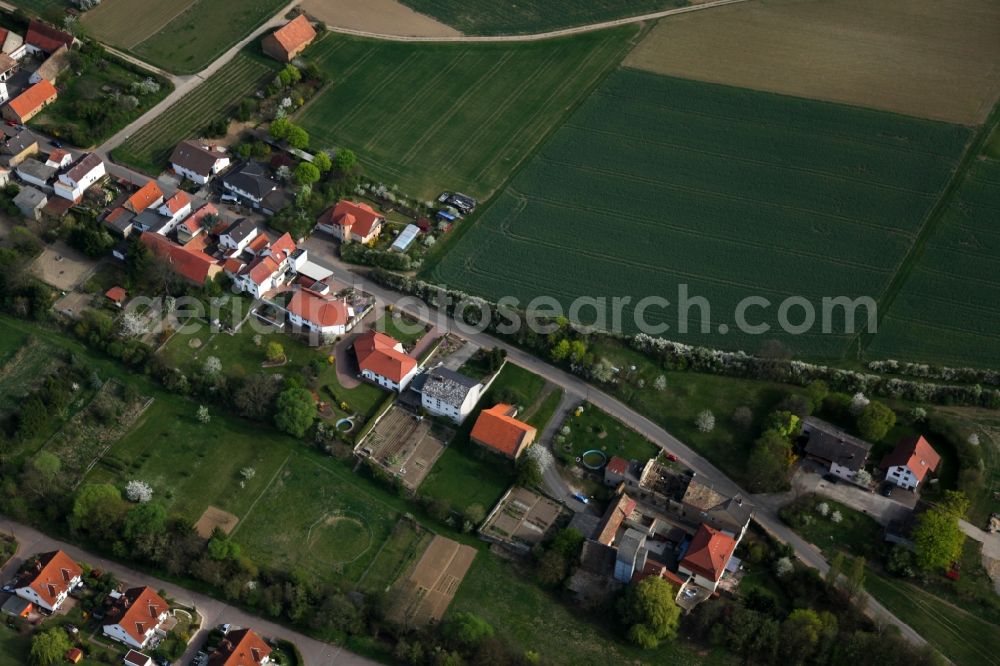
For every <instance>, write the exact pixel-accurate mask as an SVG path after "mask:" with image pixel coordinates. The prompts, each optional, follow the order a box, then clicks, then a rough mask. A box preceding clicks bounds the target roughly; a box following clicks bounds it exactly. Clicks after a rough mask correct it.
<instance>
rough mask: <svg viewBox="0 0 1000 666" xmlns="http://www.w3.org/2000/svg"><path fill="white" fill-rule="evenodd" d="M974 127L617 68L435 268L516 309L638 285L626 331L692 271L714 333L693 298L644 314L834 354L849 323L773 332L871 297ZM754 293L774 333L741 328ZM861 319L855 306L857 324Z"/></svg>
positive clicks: (443, 277)
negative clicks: (781, 310) (741, 309)
mask: <svg viewBox="0 0 1000 666" xmlns="http://www.w3.org/2000/svg"><path fill="white" fill-rule="evenodd" d="M969 137H970V131H969V130H968V129H967V128H964V127H961V126H957V125H949V124H945V123H939V122H934V121H929V120H921V119H917V118H909V117H904V116H898V115H893V114H887V113H883V112H878V111H870V110H865V109H860V108H856V107H848V106H842V105H837V104H831V103H826V102H817V101H810V100H805V99H798V98H792V97H785V96H781V95H775V94H771V93H763V92H756V91H752V90H746V89H739V88H732V87H727V86H720V85H715V84H710V83H699V82H694V81H688V80H683V79H676V78H668V77H661V76H656V75H653V74H649V73H646V72H640V71H636V70H627V69H623V70H619V71H617V72H616V73H614V74H613V75H612V76H611V77H609V78H608V79H607V80H606V81H605V83H604V84H603V85H602V86H601V87H600V88H599V89H598V91H597V92H595V93H594V94H593V95H592V96H591V97H590V98H589V99H588V100H587V101H586V102H585V103H584V104H583V105H582V106H581V107H580V108H579V109H578V110H577V111H576V113H575V114H574V115H573V116H572V117H571V118H570V119H569V120H568V122H567V123H566V124H565V125H564V126H563V127H561V128H560V129H559V131H558V132H557V133H556V134H555V135H554V136H553V137H552V139H550V140H549V141H548V142H547V143H546V144H545V146H543V148H542V149H541V151H540V152H539V153H538V155H537V156H536V157H535V158H534V159H533V160H532V161H531V162H530V163H529V164H528V165H527V166H526V167H525V168H524V169H523V170H522V171H521V172H519V173H518V174H517V176H516V177H515V178H514V179H513V181H512V182H511V184H510V186H509V187H508V188H507V189H506V190H505V191H504V192H503V193H502V194H500V195H499V196H498V197H497V198H496V200H495V201H494V202H493V203H492V204H491V205H490V207H489V208H488V209H487V210H486V211H485V212H484V213H483V214H482V216H481V217H479V218H478V219H477V220H476V221H475V223H474V226H472V227H471V228H467V230H466V233H465V234H464V235H463V236H461V237H460V239H458V240H457V242H455V243H454V244H452V246H451V247H450V248H449V251H448V252H447V254H444V253H443V252H441V251H440V248H437V249H438V252H437V253H436V256H435V258H437V259H439V261H438V262H437V263H436V264H434V263H433V262H428V264H427V265H426V267H425V271H424V275H425V277H427V278H428V279H430V280H431V281H434V282H443V283H446V284H448V285H450V286H452V287H454V288H457V289H461V290H464V291H469V292H473V293H478V294H481V295H484V296H486V297H489V298H494V299H495V298H499V297H501V296H507V295H511V296H515V297H517V298H518V299H520V301H521V303H522V305H523V304H526V303H527V302H528V301H530V300H531V299H532V298H534V297H536V296H538V295H543V294H544V295H551V296H554V297H556V298H557V299H559V300H560V301H561V302H562V303H563V305H564V306H567V305H568V304H569V302H570V301H572V300H573V299H574V298H576V297H578V296H588V297H595V298H600V297H608V298H610V297H615V296H630V297H632V298H633V301H632V304H630V305H628V306H626V308H625V311H624V317H623V325H624V327H625V329H626V330H625V332H626V333H634V332H636V329H637V326H636V325H635V321H634V318H633V317H632V316H631V315H632V314H633V312H634V311H633V310H632V309H631V308H633V307H634V304H635V302H636V301H637V300H638V299H640V298H642V297H644V296H651V295H656V296H661V297H665V298H667V299H668V300H670V301H671V303H674V304H676V302H677V300H678V294H679V289H680V287H681V285H689V286H688V289H689V294H690V295H691V296H703V297H705V298H706V299H707V300H708V301H709V303H710V305H711V308H710V311H709V313H708V314H707V315H706V316H705V319H706V320H708V322H709V324H710V325H709V327H708V330H702V328H701V324H702V321H701V320H700V319H695V317H701V316H702V309H701V308H699V307H698V306H694V307H691V308H690V309H689V311H688V315H689V316H692V321H691V322H686V320H683V318H682V317H681V316H680V313H679V310H678V309H676V308H675V307H672V308H670V309H663V308H660V307H655V308H649V309H647V310H646V312H645V320H646V322H647V323H648V324H650V325H657V324H666V325H668V326H669V327H670V328H669V329H661V330H663V331H664V332H663V334H664V335H667V336H670V337H674V338H677V339H681V340H683V341H685V342H688V343H692V344H707V345H709V346H713V347H720V348H729V349H732V348H740V349H745V350H747V351H751V352H752V351H756V350H757V349H758V348H759V346H760V345H761V343H762V342H763V341H764V340H766V339H767V338H777V339H779V340H781V341H782V342H784V343H785V344H786V345H787V346H788V347H789V348H791V349H792V350H793V351H794V352H796V353H798V354H799V355H801V356H806V357H810V358H838V357H840V356H842V355H843V354H844V352H845V350H846V349H847V347H848V345H849V344H850V343H851V341H852V339H853V337H854V336H853V335H849V334H840V335H836V334H823V333H821V332H820V330H819V328H820V327H818V326H817V327H814V328H813V329H812V330H811V331H809V332H807V333H805V334H801V335H788V334H784V333H781V334H779V333H777V331H778V330H779V329H778V327H777V319H776V317H775V315H776V311H777V303H780V302H781V301H782V300H784V299H785V298H788V297H790V296H802V297H805V298H807V299H809V301H810V302H811V303H814V304H815V306H816V309H817V311H819V309H820V307H819V306H820V302H821V299H822V298H823V297H827V296H849V297H851V298H856V297H859V296H871V297H873V298H876V299H877V298H878V297H879V295H880V294H881V293H882V292H883V290H884V289H885V288H886V287H887V285H888V284H889V283H890V281H891V279H892V277H893V274H894V272H895V270H896V267H897V265H898V264H899V263H900V262H901V261H902V259H903V257H905V256H906V253H907V252H908V250H909V249H910V247H911V246H912V244H913V242H914V240H915V238H916V237H917V234H918V232H919V230H920V227H921V224H922V222H923V221H924V219H925V217H926V216H927V214H928V212H929V211H930V210H931V209H932V208H933V206H934V204H935V202H936V201H937V199H938V197H939V196H940V194H941V192H942V190H943V189H944V187H945V185H946V184H947V182H948V179H949V177H950V176H951V174H952V173H953V171H954V169H955V168H956V167H957V165H958V163H959V161H960V158H961V155H962V151H963V149H964V147H965V145H966V143H967V142H968V140H969ZM609 220H614V221H615V228H614V229H613V231H612V230H609V228H608V221H609ZM442 255H443V256H442ZM748 296H763V297H766V298H767V299H769V301H770V302H771V303H772V304H774V305H772V307H771V308H769V309H754V310H753V312H752V314H753V317H751V318H750V321H751V322H752V323H766V324H769V325H770V326H771V329H770V332H769V333H768V334H767V336H763V335H750V334H744V333H740V332H737V331H736V326H735V319H734V312H735V309H736V305H737V303H739V302H740V301H741V300H742V299H743V298H745V297H748ZM834 314H835V315H836V314H837V313H834ZM839 314H840V317H839V319H840V321H838V317H836V316H834V317H833V319H832V321H831V323H832V329H833V330H834V331H836V330H838V329H839V330H840V331H843V330H844V326H843V321H842V320H843V318H844V315H843V312H842V311H841V312H840V313H839ZM865 315H866V313H865V310H864V308H860V309H859V310H858V311H857V312H856V313H855V316H856V319H857V321H856V323H857V324H858V328H859V329H860V327H861V325H863V324H864V323H865V321H864V316H865ZM792 321H794V322H796V323H798V322H799V321H800V320H799V319H798V318H792ZM684 323H689V330H688V332H687V333H686V334H685V333H683V332H682V331H679V328H680V326H681V325H682V324H684ZM720 326H722V327H728V328H723V329H721V330H720ZM723 331H725V332H723Z"/></svg>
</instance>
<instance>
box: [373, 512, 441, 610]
mask: <svg viewBox="0 0 1000 666" xmlns="http://www.w3.org/2000/svg"><path fill="white" fill-rule="evenodd" d="M432 538H433V535H432V534H431V533H430V532H428V531H427V530H425V529H423V528H420V526H419V525H417V524H416V523H414V522H412V521H411V520H409V519H406V518H402V519H400V520H399V521H398V522H397V523H396V524H395V525H394V526H393V528H392V532H391V533H390V534H389V538H388V539H386V540H385V541H384V542H383V543H382V544H381V545H380V546H379V551H378V554H377V555H376V556H375V559H373V560H372V561H371V564H370V565H369V567H368V570H367V571H366V572H365V573H364V575H363V576H362V577H361V580H359V581H358V586H359V587H360V588H361V589H363V590H366V591H369V592H374V593H379V592H387V591H388V590H389V587H390V586H391V585H392V583H393V582H395V580H396V579H397V578H398V577H399V575H400V574H401V573H403V572H404V571H405V570H406V568H407V566H409V564H410V563H411V562H413V561H414V559H416V558H417V557H419V556H420V555H421V554H422V553H423V552H424V549H425V548H426V547H427V544H429V543H430V542H431V539H432Z"/></svg>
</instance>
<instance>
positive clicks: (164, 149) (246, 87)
mask: <svg viewBox="0 0 1000 666" xmlns="http://www.w3.org/2000/svg"><path fill="white" fill-rule="evenodd" d="M276 67H277V63H273V65H272V64H269V63H268V62H267V61H265V60H263V58H258V57H255V56H251V55H248V54H247V53H245V52H244V53H240V54H238V55H237V56H236V57H235V58H233V59H232V60H231V61H229V62H228V63H226V65H225V66H224V67H222V68H221V69H219V71H217V72H216V73H215V74H213V75H212V76H210V77H209V78H208V79H206V80H205V82H204V83H202V84H201V85H200V86H198V87H197V88H195V89H194V90H192V91H191V92H189V93H188V94H187V95H184V97H182V98H181V99H180V100H179V101H178V102H177V103H176V104H174V105H173V106H172V107H170V108H169V109H167V110H166V111H164V112H163V113H161V114H160V115H159V116H157V117H156V118H155V119H153V121H152V122H150V123H148V124H147V125H144V126H143V127H142V128H140V129H139V130H138V131H137V132H136V133H135V134H133V135H132V136H130V137H129V138H128V140H127V141H125V143H123V144H122V145H121V146H119V147H118V148H115V149H114V151H112V156H113V157H114V159H115V161H116V162H121V163H123V164H127V165H129V166H132V167H135V168H136V169H139V170H140V171H145V172H146V173H149V174H151V175H155V174H157V173H159V172H160V171H162V170H163V168H164V167H165V166H166V160H167V158H168V157H169V156H170V152H171V151H172V150H173V149H174V146H175V145H176V144H177V142H178V141H181V140H183V139H187V138H192V137H195V136H197V135H198V133H199V132H200V131H201V130H202V129H203V128H204V127H206V126H207V125H209V124H210V123H211V122H212V121H213V120H215V119H216V118H220V117H224V116H225V115H226V114H227V112H228V111H229V109H230V108H231V107H232V106H233V105H235V104H236V103H238V102H239V101H240V99H241V98H243V97H245V96H247V95H249V94H251V93H253V92H254V90H255V89H256V88H257V85H258V84H259V83H260V82H261V80H262V79H263V78H264V77H265V75H267V74H268V73H270V72H272V71H273V70H274V69H275V68H276Z"/></svg>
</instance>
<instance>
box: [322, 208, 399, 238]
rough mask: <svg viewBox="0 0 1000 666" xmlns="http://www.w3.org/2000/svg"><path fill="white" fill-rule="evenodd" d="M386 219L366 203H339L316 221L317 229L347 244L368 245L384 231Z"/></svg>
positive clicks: (324, 212)
mask: <svg viewBox="0 0 1000 666" xmlns="http://www.w3.org/2000/svg"><path fill="white" fill-rule="evenodd" d="M384 224H385V218H384V217H382V216H381V215H379V214H378V213H376V212H375V209H373V208H372V207H371V206H369V205H368V204H366V203H356V202H354V201H347V200H344V201H338V202H337V205H336V206H334V207H333V208H329V209H327V210H325V211H323V213H322V214H321V215H320V216H319V218H318V219H317V220H316V227H317V228H318V229H320V230H321V231H325V232H327V233H328V234H332V235H333V237H334V238H337V239H339V240H341V241H343V242H345V243H347V242H350V241H355V242H358V243H367V242H369V241H371V240H372V239H374V238H376V237H377V236H378V235H379V233H380V232H381V231H382V225H384Z"/></svg>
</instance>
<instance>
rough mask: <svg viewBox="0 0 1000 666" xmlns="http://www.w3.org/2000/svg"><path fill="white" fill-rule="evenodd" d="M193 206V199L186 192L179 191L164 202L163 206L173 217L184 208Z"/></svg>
mask: <svg viewBox="0 0 1000 666" xmlns="http://www.w3.org/2000/svg"><path fill="white" fill-rule="evenodd" d="M190 205H191V197H189V196H188V193H187V192H185V191H184V190H177V191H176V192H174V194H173V196H172V197H170V198H169V199H167V200H166V201H164V202H163V206H164V207H165V208H166V209H167V210H168V211H170V214H171V215H176V214H177V213H179V212H180V211H181V209H183V208H184V206H190Z"/></svg>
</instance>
